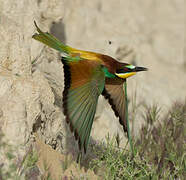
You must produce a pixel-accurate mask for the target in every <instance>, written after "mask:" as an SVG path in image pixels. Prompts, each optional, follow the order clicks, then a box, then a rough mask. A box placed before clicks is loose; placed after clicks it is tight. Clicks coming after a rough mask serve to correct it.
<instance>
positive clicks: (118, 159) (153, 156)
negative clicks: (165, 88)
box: [89, 102, 186, 180]
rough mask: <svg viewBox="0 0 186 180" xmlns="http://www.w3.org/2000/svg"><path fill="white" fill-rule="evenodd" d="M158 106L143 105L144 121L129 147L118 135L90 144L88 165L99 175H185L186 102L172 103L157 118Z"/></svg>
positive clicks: (123, 176)
mask: <svg viewBox="0 0 186 180" xmlns="http://www.w3.org/2000/svg"><path fill="white" fill-rule="evenodd" d="M160 113H161V109H160V108H158V106H156V105H154V106H152V107H148V106H145V114H144V120H145V122H146V123H145V125H143V126H142V128H141V133H140V135H139V137H138V138H137V139H135V141H134V157H133V156H132V153H131V151H130V150H126V149H120V148H119V147H118V145H117V144H118V143H117V139H114V138H112V139H111V138H107V143H106V144H104V143H101V144H97V145H93V147H92V148H93V152H94V153H95V155H96V158H95V159H94V160H92V161H91V163H90V165H89V166H90V168H92V169H93V170H94V171H95V173H96V174H98V175H99V176H100V179H111V180H112V179H184V177H186V102H184V103H175V104H174V105H173V106H172V108H171V109H170V111H169V112H168V114H166V115H165V116H164V117H163V118H161V119H160Z"/></svg>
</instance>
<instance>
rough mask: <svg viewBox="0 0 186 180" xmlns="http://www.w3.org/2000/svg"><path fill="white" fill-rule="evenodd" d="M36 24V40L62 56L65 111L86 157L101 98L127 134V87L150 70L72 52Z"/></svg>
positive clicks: (105, 56) (76, 50)
mask: <svg viewBox="0 0 186 180" xmlns="http://www.w3.org/2000/svg"><path fill="white" fill-rule="evenodd" d="M34 23H35V26H36V28H37V32H38V33H36V34H34V35H33V36H32V37H33V38H34V39H35V40H38V41H40V42H42V43H44V44H45V45H47V46H49V47H51V48H53V49H55V50H57V51H59V52H61V53H62V58H61V61H62V63H63V67H64V77H65V82H64V84H65V87H64V91H63V111H64V114H65V116H66V122H67V123H68V124H69V125H70V129H71V131H72V132H74V136H75V138H76V140H78V144H79V149H80V150H82V148H84V152H85V153H86V150H87V146H88V143H89V137H90V132H91V129H92V124H93V120H94V116H95V113H96V107H97V103H98V98H99V96H100V95H103V96H104V97H105V98H106V99H107V100H108V102H109V104H110V105H111V107H112V109H113V111H114V113H115V115H116V117H119V122H120V124H121V125H122V126H123V129H124V132H127V122H126V117H125V113H126V108H125V103H126V102H125V89H124V87H123V84H124V82H125V81H126V78H128V77H130V76H133V75H135V74H136V73H137V72H139V71H147V68H145V67H137V66H134V65H132V64H128V63H121V62H118V61H117V60H116V59H114V58H112V57H110V56H108V55H104V54H100V53H95V52H89V51H83V50H79V49H75V48H72V47H70V46H67V45H65V44H63V43H62V42H60V41H59V40H58V39H56V38H55V37H54V36H53V35H51V34H50V33H48V32H43V31H41V30H40V29H39V27H38V26H37V24H36V22H34Z"/></svg>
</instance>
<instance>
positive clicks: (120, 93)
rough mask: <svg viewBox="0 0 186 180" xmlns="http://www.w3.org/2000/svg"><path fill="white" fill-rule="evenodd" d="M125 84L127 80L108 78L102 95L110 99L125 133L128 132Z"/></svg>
mask: <svg viewBox="0 0 186 180" xmlns="http://www.w3.org/2000/svg"><path fill="white" fill-rule="evenodd" d="M124 82H125V79H120V78H106V79H105V88H104V90H103V92H102V95H103V96H104V97H105V98H106V99H108V102H109V104H110V105H111V107H112V109H113V111H114V113H115V115H116V117H119V122H120V124H121V125H123V129H124V131H125V132H127V122H126V118H125V113H126V108H125V90H124V87H123V83H124Z"/></svg>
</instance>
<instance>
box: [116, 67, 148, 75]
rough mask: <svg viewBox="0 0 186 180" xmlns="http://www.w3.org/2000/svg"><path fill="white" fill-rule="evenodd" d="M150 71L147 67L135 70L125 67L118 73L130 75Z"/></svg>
mask: <svg viewBox="0 0 186 180" xmlns="http://www.w3.org/2000/svg"><path fill="white" fill-rule="evenodd" d="M147 70H148V69H147V68H145V67H135V68H133V69H130V68H127V67H124V68H123V69H117V70H116V73H118V74H119V73H129V72H138V71H147Z"/></svg>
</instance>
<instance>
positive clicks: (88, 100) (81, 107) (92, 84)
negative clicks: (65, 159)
mask: <svg viewBox="0 0 186 180" xmlns="http://www.w3.org/2000/svg"><path fill="white" fill-rule="evenodd" d="M62 62H63V64H64V75H65V88H64V91H63V109H64V114H65V116H66V121H67V123H69V124H70V129H71V131H73V132H74V135H75V138H76V139H78V142H79V148H80V150H81V149H82V146H83V147H84V151H85V152H86V149H87V146H88V140H89V136H90V132H91V128H92V123H93V119H94V116H95V112H96V106H97V101H98V97H99V95H100V94H101V93H102V91H103V89H104V83H105V75H104V72H103V71H102V67H101V65H100V64H99V63H98V62H93V61H89V60H84V59H82V60H80V61H76V62H73V61H70V60H69V57H68V59H65V58H62Z"/></svg>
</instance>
